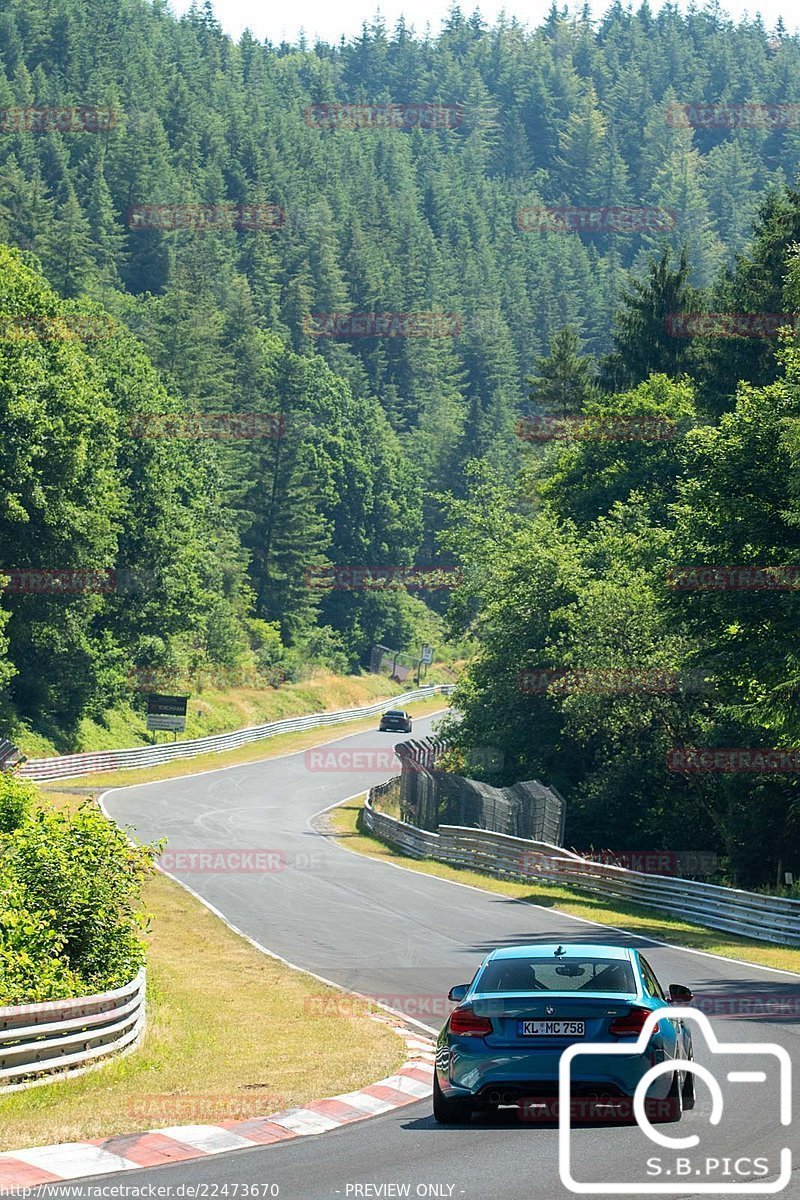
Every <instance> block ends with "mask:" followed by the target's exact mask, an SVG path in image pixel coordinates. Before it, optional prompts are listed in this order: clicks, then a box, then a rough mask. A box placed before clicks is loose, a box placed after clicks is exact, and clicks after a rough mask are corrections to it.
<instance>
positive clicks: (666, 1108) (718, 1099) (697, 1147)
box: [558, 1006, 792, 1196]
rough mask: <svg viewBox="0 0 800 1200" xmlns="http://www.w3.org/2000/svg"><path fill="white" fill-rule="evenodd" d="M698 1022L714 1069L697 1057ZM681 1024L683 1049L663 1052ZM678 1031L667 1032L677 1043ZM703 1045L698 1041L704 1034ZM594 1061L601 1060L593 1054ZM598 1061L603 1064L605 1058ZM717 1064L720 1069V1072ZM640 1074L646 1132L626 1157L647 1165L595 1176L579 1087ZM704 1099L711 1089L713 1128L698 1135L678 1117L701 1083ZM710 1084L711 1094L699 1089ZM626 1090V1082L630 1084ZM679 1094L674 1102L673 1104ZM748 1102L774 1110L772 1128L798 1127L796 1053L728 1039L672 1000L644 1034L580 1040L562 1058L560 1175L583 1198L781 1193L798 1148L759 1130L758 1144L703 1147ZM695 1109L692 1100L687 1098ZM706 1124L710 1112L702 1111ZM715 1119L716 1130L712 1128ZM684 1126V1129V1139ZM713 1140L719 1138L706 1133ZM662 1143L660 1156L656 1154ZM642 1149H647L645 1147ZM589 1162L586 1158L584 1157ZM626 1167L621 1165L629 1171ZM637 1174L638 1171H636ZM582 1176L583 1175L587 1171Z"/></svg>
mask: <svg viewBox="0 0 800 1200" xmlns="http://www.w3.org/2000/svg"><path fill="white" fill-rule="evenodd" d="M690 1022H691V1023H692V1024H694V1025H696V1027H697V1028H696V1029H695V1034H700V1035H702V1037H703V1038H704V1039H705V1042H706V1048H707V1055H710V1056H711V1059H712V1067H711V1068H710V1067H706V1066H704V1065H702V1064H701V1063H698V1062H696V1061H695V1059H694V1057H693V1055H692V1053H691V1049H690V1050H689V1052H688V1053H687V1052H685V1048H686V1047H687V1046H688V1047H689V1048H691V1046H692V1044H693V1041H694V1040H695V1039H686V1038H685V1037H684V1036H683V1031H684V1028H685V1027H686V1025H687V1023H690ZM665 1029H669V1030H671V1031H672V1032H673V1033H674V1032H675V1031H676V1030H677V1032H678V1034H679V1037H678V1038H677V1039H673V1040H674V1041H675V1044H676V1045H677V1044H680V1045H681V1046H683V1047H684V1050H682V1051H681V1052H680V1053H676V1054H675V1055H667V1054H664V1052H663V1049H660V1046H661V1042H662V1038H661V1033H662V1032H663V1031H664V1030H665ZM668 1040H669V1038H665V1039H663V1041H665V1042H666V1041H668ZM696 1040H697V1041H698V1042H699V1040H700V1039H699V1038H697V1039H696ZM593 1060H594V1061H593ZM598 1060H599V1063H598ZM712 1068H713V1069H712ZM598 1069H599V1070H600V1072H601V1074H602V1075H603V1077H604V1078H608V1077H618V1078H619V1079H620V1080H627V1081H628V1083H630V1081H631V1080H632V1079H635V1080H636V1083H635V1088H634V1089H633V1096H632V1109H633V1117H634V1118H635V1121H636V1125H637V1126H638V1131H639V1133H640V1135H641V1134H643V1135H644V1137H641V1136H640V1137H639V1139H638V1142H639V1145H638V1146H636V1145H635V1144H634V1142H635V1139H633V1138H632V1139H631V1141H630V1143H629V1147H630V1155H626V1160H627V1161H630V1162H631V1163H635V1164H636V1166H637V1167H638V1168H639V1171H638V1176H637V1177H635V1178H631V1179H619V1180H614V1181H613V1182H609V1181H608V1180H606V1179H604V1180H597V1179H591V1178H588V1177H586V1176H587V1175H591V1161H592V1155H591V1154H590V1153H589V1152H588V1149H587V1147H588V1146H593V1145H594V1143H585V1142H581V1141H580V1139H579V1138H578V1137H576V1136H575V1135H576V1128H575V1125H574V1124H573V1120H574V1112H573V1108H572V1106H571V1097H572V1093H573V1091H574V1090H576V1089H578V1088H579V1087H580V1086H581V1085H582V1084H585V1081H586V1080H587V1079H591V1078H592V1077H593V1076H595V1077H596V1075H597V1072H598ZM698 1085H699V1087H698V1093H699V1094H702V1096H703V1099H704V1100H705V1098H706V1097H707V1096H708V1095H709V1094H710V1098H711V1111H710V1114H709V1115H708V1125H706V1124H705V1121H703V1124H702V1127H701V1128H700V1130H699V1132H688V1131H685V1128H681V1126H680V1125H678V1124H677V1122H679V1121H680V1118H681V1116H682V1114H683V1108H684V1105H685V1097H687V1096H690V1097H691V1103H692V1105H693V1103H694V1095H695V1088H696V1087H697V1086H698ZM700 1089H702V1092H700ZM623 1090H625V1089H623ZM671 1099H672V1103H668V1101H670V1100H671ZM743 1104H747V1105H748V1106H749V1107H750V1108H751V1109H752V1111H754V1112H757V1113H758V1114H759V1117H760V1118H764V1117H767V1118H768V1119H769V1116H771V1114H772V1112H773V1110H774V1118H773V1119H772V1122H771V1124H772V1127H778V1126H789V1125H790V1124H791V1060H790V1058H789V1054H788V1052H787V1051H786V1050H785V1049H784V1048H783V1046H779V1045H777V1044H775V1043H774V1042H720V1041H718V1039H717V1037H716V1034H715V1033H714V1031H713V1029H712V1027H711V1022H710V1021H709V1019H708V1017H706V1016H705V1015H704V1014H703V1013H701V1012H698V1011H697V1010H696V1009H694V1008H684V1007H673V1006H669V1007H665V1008H660V1009H656V1010H655V1011H654V1012H652V1013H650V1015H649V1016H648V1018H647V1020H646V1021H645V1022H644V1025H643V1028H642V1031H641V1033H640V1034H639V1035H638V1037H637V1038H636V1040H635V1041H629V1042H623V1041H620V1042H619V1043H617V1044H612V1045H609V1043H608V1042H587V1043H580V1042H576V1043H574V1044H573V1045H571V1046H569V1047H568V1048H567V1049H566V1050H565V1051H564V1053H563V1054H562V1055H561V1058H560V1060H559V1112H558V1118H559V1129H558V1138H559V1171H560V1175H561V1182H562V1183H563V1185H564V1187H566V1188H567V1189H568V1190H569V1191H570V1192H573V1193H576V1194H578V1195H588V1196H598V1195H612V1196H619V1195H634V1194H635V1195H691V1196H700V1195H737V1194H742V1195H772V1194H775V1193H777V1192H780V1191H782V1190H783V1189H784V1188H785V1187H786V1185H787V1184H788V1183H789V1181H790V1179H791V1174H792V1152H791V1149H790V1148H789V1147H788V1146H783V1147H782V1148H781V1149H780V1150H775V1149H771V1148H769V1147H764V1146H763V1145H762V1144H760V1142H759V1139H758V1138H757V1135H756V1131H755V1128H754V1129H753V1144H752V1145H744V1146H743V1145H741V1143H740V1142H739V1143H737V1144H736V1145H735V1150H734V1152H731V1151H730V1148H729V1147H728V1146H727V1145H726V1149H725V1151H724V1152H720V1151H718V1149H717V1147H718V1146H719V1145H720V1144H723V1143H721V1142H720V1140H719V1139H714V1145H713V1146H712V1145H710V1144H708V1145H704V1144H703V1143H704V1138H703V1134H711V1133H712V1131H713V1130H714V1129H715V1128H716V1127H717V1126H722V1131H724V1124H723V1122H724V1119H725V1115H726V1113H730V1112H731V1111H739V1112H741V1107H742V1105H743ZM685 1106H686V1107H689V1104H686V1105H685ZM694 1116H695V1120H694V1121H693V1125H694V1126H695V1127H698V1120H702V1119H703V1118H702V1114H700V1113H696V1114H694ZM709 1126H711V1129H709ZM679 1129H680V1131H681V1134H682V1136H678V1130H679ZM706 1140H707V1141H708V1142H710V1141H711V1138H710V1137H709V1138H707V1139H706ZM654 1147H656V1148H657V1150H658V1153H653V1149H654ZM637 1150H638V1152H639V1153H638V1154H637ZM581 1159H583V1161H581ZM620 1173H622V1172H620ZM632 1174H633V1171H632ZM581 1176H584V1177H583V1178H581Z"/></svg>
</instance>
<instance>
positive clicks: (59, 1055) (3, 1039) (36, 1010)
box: [0, 967, 146, 1093]
mask: <svg viewBox="0 0 800 1200" xmlns="http://www.w3.org/2000/svg"><path fill="white" fill-rule="evenodd" d="M145 991H146V987H145V970H144V967H143V968H142V969H141V971H140V972H139V973H138V975H137V976H136V978H135V979H132V980H131V982H130V983H128V984H126V985H125V987H121V988H117V989H116V990H115V991H111V992H101V993H99V994H98V995H96V996H81V997H79V998H78V999H76V1000H49V1001H46V1002H45V1003H43V1004H22V1005H18V1006H16V1007H10V1008H0V1093H3V1092H12V1091H16V1090H17V1089H20V1088H25V1087H32V1086H34V1085H36V1084H40V1083H52V1081H53V1076H54V1074H55V1075H58V1077H59V1078H63V1077H64V1075H75V1074H78V1073H79V1072H83V1071H86V1070H88V1069H89V1068H90V1067H94V1066H98V1065H100V1064H101V1062H102V1061H103V1060H104V1059H105V1058H106V1057H107V1056H108V1055H110V1054H118V1053H119V1052H120V1051H121V1050H126V1049H132V1048H133V1046H135V1045H136V1043H137V1042H138V1040H139V1038H140V1037H141V1036H142V1034H143V1033H144V1025H145Z"/></svg>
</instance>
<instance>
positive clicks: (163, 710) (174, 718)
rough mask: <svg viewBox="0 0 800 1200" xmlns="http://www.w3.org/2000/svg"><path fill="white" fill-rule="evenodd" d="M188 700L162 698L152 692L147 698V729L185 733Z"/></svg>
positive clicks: (186, 698)
mask: <svg viewBox="0 0 800 1200" xmlns="http://www.w3.org/2000/svg"><path fill="white" fill-rule="evenodd" d="M188 699H189V697H188V696H162V695H160V694H159V693H158V692H151V693H150V695H149V696H148V697H147V728H148V729H167V730H172V731H173V732H174V733H183V732H184V730H185V729H186V704H187V702H188Z"/></svg>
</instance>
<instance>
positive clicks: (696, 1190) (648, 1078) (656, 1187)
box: [558, 1006, 792, 1196]
mask: <svg viewBox="0 0 800 1200" xmlns="http://www.w3.org/2000/svg"><path fill="white" fill-rule="evenodd" d="M664 1020H669V1021H673V1022H684V1021H692V1022H694V1023H695V1024H696V1025H697V1026H698V1027H699V1031H700V1032H702V1034H703V1037H704V1038H705V1041H706V1044H707V1046H708V1049H709V1051H710V1052H711V1054H712V1055H731V1056H733V1057H736V1058H742V1057H743V1058H744V1059H746V1060H750V1061H746V1062H745V1063H744V1064H743V1066H744V1067H751V1066H752V1067H756V1066H758V1065H759V1064H758V1063H753V1062H752V1058H753V1056H758V1057H759V1058H760V1059H761V1060H762V1063H763V1060H764V1058H771V1059H775V1060H777V1063H778V1104H779V1120H780V1124H781V1125H784V1126H788V1125H790V1124H791V1120H792V1093H791V1072H792V1063H791V1059H790V1057H789V1053H788V1051H787V1050H785V1049H784V1047H783V1046H779V1045H777V1043H775V1042H720V1041H719V1040H718V1039H717V1036H716V1034H715V1033H714V1030H713V1029H712V1026H711V1022H710V1021H709V1019H708V1017H707V1016H706V1015H705V1013H702V1012H700V1011H699V1010H697V1009H694V1008H685V1007H673V1006H669V1007H666V1008H659V1009H656V1010H655V1011H653V1012H652V1013H651V1014H650V1016H649V1017H648V1018H647V1020H646V1022H645V1024H644V1027H643V1029H642V1032H641V1033H640V1034H639V1036H638V1037H637V1039H636V1041H635V1042H633V1043H629V1044H619V1043H618V1044H613V1045H610V1044H609V1043H607V1042H587V1043H574V1044H573V1045H571V1046H569V1047H568V1048H567V1049H566V1050H565V1051H564V1052H563V1054H562V1055H561V1058H560V1060H559V1081H558V1085H559V1126H558V1160H559V1173H560V1176H561V1182H562V1184H563V1185H564V1187H566V1188H567V1189H568V1191H570V1192H573V1193H574V1194H577V1195H590V1196H598V1195H612V1196H618V1195H626V1194H628V1195H632V1194H635V1195H645V1194H649V1195H681V1194H691V1195H692V1196H698V1195H731V1194H737V1193H741V1194H747V1195H759V1194H761V1195H767V1194H771V1195H774V1194H775V1193H776V1192H780V1191H782V1190H783V1188H785V1187H786V1185H787V1184H788V1183H789V1181H790V1179H791V1174H792V1152H791V1149H790V1148H789V1147H788V1146H784V1147H783V1148H782V1149H781V1151H780V1173H779V1176H778V1178H772V1179H770V1180H769V1181H767V1180H763V1181H761V1182H758V1181H752V1180H750V1181H748V1182H747V1183H740V1182H737V1183H733V1184H732V1183H731V1180H730V1178H729V1177H728V1179H727V1181H719V1182H717V1181H713V1180H707V1179H706V1180H701V1179H698V1177H697V1176H698V1175H699V1174H700V1172H699V1171H695V1170H692V1171H691V1172H688V1171H687V1172H686V1173H685V1178H684V1179H683V1181H681V1180H680V1179H679V1178H673V1179H671V1180H670V1182H669V1183H667V1182H659V1183H656V1182H653V1181H652V1180H636V1181H619V1182H614V1183H608V1182H606V1181H593V1182H585V1181H579V1180H577V1179H575V1178H574V1176H573V1173H572V1127H571V1120H570V1116H571V1110H570V1094H571V1081H572V1077H573V1063H575V1061H576V1060H578V1059H580V1058H582V1057H584V1056H589V1055H598V1056H600V1057H602V1058H608V1057H609V1056H620V1055H621V1056H628V1057H630V1056H634V1055H636V1056H642V1055H644V1054H645V1053H646V1051H647V1047H648V1044H649V1042H650V1040H651V1038H652V1037H653V1034H654V1032H655V1030H656V1027H657V1025H658V1024H659V1022H661V1021H664ZM675 1067H676V1060H675V1059H671V1058H670V1059H666V1060H665V1061H663V1062H658V1063H656V1064H654V1065H653V1066H651V1067H650V1069H649V1070H647V1071H646V1072H645V1073H644V1074H643V1075H642V1076H641V1078H640V1079H639V1081H638V1083H637V1085H636V1090H635V1093H634V1097H633V1114H634V1116H635V1118H636V1122H637V1124H638V1126H639V1128H640V1129H641V1130H642V1132H643V1133H645V1134H646V1136H647V1137H648V1138H649V1139H650V1141H652V1142H654V1143H655V1144H656V1145H658V1146H661V1147H664V1148H665V1149H667V1150H670V1151H686V1150H690V1149H692V1148H694V1147H696V1146H698V1145H699V1144H700V1137H699V1135H698V1134H690V1135H688V1136H686V1137H670V1136H669V1135H668V1134H665V1133H662V1132H661V1131H660V1130H658V1129H656V1128H655V1127H654V1126H653V1124H652V1122H651V1121H650V1118H649V1115H648V1112H647V1105H646V1096H647V1092H648V1090H649V1088H650V1087H651V1085H652V1084H653V1082H654V1081H655V1080H657V1079H659V1078H660V1077H661V1076H662V1075H667V1074H672V1073H673V1072H674V1071H675ZM679 1069H680V1070H681V1071H689V1072H691V1073H692V1074H694V1075H695V1076H696V1077H698V1078H700V1079H702V1080H703V1081H704V1083H706V1085H707V1086H708V1089H709V1091H710V1093H711V1114H710V1116H709V1122H710V1123H711V1125H719V1124H720V1122H721V1121H722V1116H723V1109H724V1098H723V1093H722V1088H721V1086H720V1083H719V1080H718V1079H717V1078H716V1077H715V1075H714V1074H713V1073H712V1072H711V1071H710V1070H709V1068H708V1067H705V1066H703V1065H702V1064H701V1063H697V1062H695V1061H694V1059H685V1058H684V1059H681V1060H680V1065H679ZM725 1078H726V1079H727V1082H728V1083H732V1084H737V1083H745V1084H748V1085H749V1086H750V1087H752V1085H754V1084H766V1083H767V1079H768V1077H767V1073H766V1071H764V1070H761V1069H758V1070H756V1069H752V1070H748V1069H743V1070H736V1071H727V1073H726V1075H725ZM766 1099H767V1097H766V1094H765V1100H766ZM684 1161H686V1160H684ZM706 1162H718V1160H716V1159H713V1160H708V1159H707V1160H706ZM666 1173H667V1174H669V1173H670V1172H666Z"/></svg>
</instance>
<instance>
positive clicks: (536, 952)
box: [485, 942, 636, 962]
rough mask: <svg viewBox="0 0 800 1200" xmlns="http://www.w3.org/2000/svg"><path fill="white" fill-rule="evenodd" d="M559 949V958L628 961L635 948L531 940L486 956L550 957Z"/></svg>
mask: <svg viewBox="0 0 800 1200" xmlns="http://www.w3.org/2000/svg"><path fill="white" fill-rule="evenodd" d="M556 950H560V951H561V953H560V954H559V955H558V957H559V958H599V957H601V956H602V957H603V958H619V959H621V960H625V961H627V962H630V961H631V959H633V958H634V957H635V955H636V951H635V950H630V949H628V948H627V947H626V946H606V945H603V943H602V942H532V943H531V944H530V945H527V946H498V947H497V949H496V950H492V952H491V954H489V955H488V956H487V958H486V960H485V961H486V962H494V961H496V960H497V959H499V958H550V957H555V953H556Z"/></svg>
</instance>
